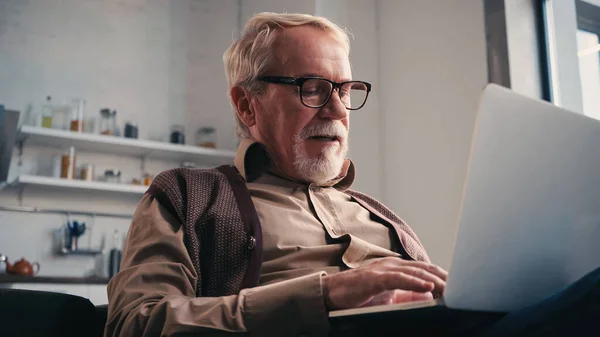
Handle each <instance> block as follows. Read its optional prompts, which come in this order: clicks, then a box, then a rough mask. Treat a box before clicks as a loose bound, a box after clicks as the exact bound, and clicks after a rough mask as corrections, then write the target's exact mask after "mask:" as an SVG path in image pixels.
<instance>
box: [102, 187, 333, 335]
mask: <svg viewBox="0 0 600 337" xmlns="http://www.w3.org/2000/svg"><path fill="white" fill-rule="evenodd" d="M183 240H184V239H183V230H182V226H181V224H180V223H178V220H176V218H175V217H174V216H172V215H171V214H170V213H169V212H168V211H167V210H166V209H165V208H163V207H162V206H161V205H160V204H159V203H158V201H156V200H155V199H154V198H153V197H152V196H150V195H145V196H144V197H143V198H142V200H141V202H140V204H139V205H138V208H137V209H136V212H135V214H134V216H133V220H132V223H131V226H130V228H129V232H128V234H127V240H126V243H125V248H124V252H123V259H122V262H121V271H120V272H119V273H118V274H117V275H115V276H114V277H113V278H112V279H111V281H110V283H109V284H108V299H109V305H108V319H107V323H106V328H105V336H106V337H108V336H144V337H145V336H172V335H178V336H179V335H188V334H189V335H192V334H193V335H201V336H223V335H225V336H226V335H229V334H230V333H236V334H240V333H241V334H244V335H248V336H298V335H309V336H326V335H327V333H328V331H329V322H328V319H327V311H326V309H325V304H324V299H323V292H322V287H321V279H322V276H323V275H325V273H314V274H311V275H307V276H303V277H299V278H294V279H290V280H286V281H282V282H279V283H274V284H269V285H266V286H259V287H255V288H250V289H243V290H242V291H241V292H240V293H239V294H238V295H232V296H224V297H196V281H197V278H198V275H197V274H196V271H195V269H194V267H193V265H192V261H191V259H190V257H189V255H188V253H187V249H186V248H185V244H184V241H183Z"/></svg>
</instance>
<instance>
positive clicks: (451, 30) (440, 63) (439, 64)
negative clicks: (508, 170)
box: [377, 0, 487, 267]
mask: <svg viewBox="0 0 600 337" xmlns="http://www.w3.org/2000/svg"><path fill="white" fill-rule="evenodd" d="M378 5H379V6H378V8H377V9H378V20H377V22H378V33H379V83H380V88H379V102H380V103H379V107H380V121H381V126H380V132H381V134H382V151H383V161H382V166H383V171H384V175H383V186H384V196H385V197H384V200H385V201H386V202H387V204H388V205H389V206H390V207H391V208H393V209H394V210H395V211H397V212H398V213H399V214H400V215H401V216H402V217H403V218H404V219H405V221H407V222H408V223H409V224H410V225H411V226H412V227H413V228H414V229H415V230H416V232H417V234H418V235H419V236H420V238H421V240H422V241H423V243H424V245H425V247H426V248H427V250H428V252H429V254H430V256H431V258H432V259H433V261H434V262H436V263H438V264H440V265H442V266H444V267H448V265H449V263H450V259H451V252H452V248H453V239H454V233H455V229H456V220H457V216H458V210H459V202H460V197H461V192H462V185H463V181H464V178H465V173H466V166H467V158H468V152H469V145H470V140H471V135H472V132H473V126H474V118H475V113H476V109H477V102H478V98H479V94H480V91H481V90H482V88H483V87H484V85H485V84H486V82H487V66H486V54H485V53H486V43H485V34H484V21H483V20H484V19H483V18H484V14H483V5H482V3H481V2H480V1H432V0H422V1H393V0H380V1H378Z"/></svg>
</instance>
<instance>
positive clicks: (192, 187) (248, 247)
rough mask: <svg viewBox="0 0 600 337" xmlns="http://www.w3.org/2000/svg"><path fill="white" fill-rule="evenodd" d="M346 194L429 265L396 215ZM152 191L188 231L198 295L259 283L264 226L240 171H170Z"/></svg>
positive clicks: (408, 253)
mask: <svg viewBox="0 0 600 337" xmlns="http://www.w3.org/2000/svg"><path fill="white" fill-rule="evenodd" d="M344 192H345V193H347V194H348V195H350V196H351V197H352V198H353V200H354V201H356V202H358V203H360V204H361V205H362V206H363V207H365V208H367V209H369V210H370V211H371V212H372V213H373V214H374V215H375V216H376V217H377V218H378V220H379V221H380V222H382V223H384V224H386V225H388V226H393V228H394V229H395V231H396V233H397V235H398V238H399V241H400V251H399V253H400V254H401V255H402V257H403V258H405V259H412V260H422V261H429V258H428V257H427V253H426V252H425V249H424V248H423V246H422V245H421V243H420V242H419V239H418V238H417V236H416V234H415V233H414V232H413V231H412V229H411V228H410V227H409V226H408V225H406V224H405V223H404V222H403V221H402V219H400V218H399V217H398V216H397V215H396V214H394V213H393V212H392V211H391V210H389V209H388V208H387V207H385V206H384V205H383V204H381V203H380V202H378V201H377V200H375V199H373V198H371V197H369V196H367V195H365V194H362V193H359V192H356V191H352V190H346V191H344ZM147 193H149V194H150V195H151V196H153V197H154V198H156V200H157V201H158V202H159V203H160V204H161V205H162V206H163V207H164V208H165V209H166V210H167V211H168V212H170V213H171V214H172V215H173V216H175V217H176V218H177V219H178V220H179V221H180V222H181V224H182V226H183V228H184V241H185V246H186V248H187V251H188V253H189V255H190V258H191V260H192V263H193V265H194V268H195V270H196V273H197V274H198V283H197V286H196V296H227V295H233V294H237V293H239V291H240V290H241V289H244V288H250V287H254V286H257V285H258V281H259V277H260V269H261V264H262V254H263V249H262V233H261V226H260V221H259V219H258V215H257V213H256V209H255V208H254V204H253V203H252V199H251V198H250V193H249V192H248V189H247V188H246V182H245V180H244V178H243V177H242V176H241V175H240V174H239V173H238V172H237V170H236V169H235V167H233V166H229V165H224V166H220V167H217V168H215V169H173V170H169V171H165V172H162V173H161V174H159V175H158V176H157V177H156V178H155V179H154V181H153V182H152V185H151V186H150V188H149V189H148V192H147Z"/></svg>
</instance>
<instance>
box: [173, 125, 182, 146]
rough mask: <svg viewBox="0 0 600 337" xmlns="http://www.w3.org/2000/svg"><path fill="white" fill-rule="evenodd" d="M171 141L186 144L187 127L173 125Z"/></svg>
mask: <svg viewBox="0 0 600 337" xmlns="http://www.w3.org/2000/svg"><path fill="white" fill-rule="evenodd" d="M170 141H171V143H173V144H185V129H184V127H183V125H173V126H171V137H170Z"/></svg>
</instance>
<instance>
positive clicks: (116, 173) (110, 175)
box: [104, 169, 121, 184]
mask: <svg viewBox="0 0 600 337" xmlns="http://www.w3.org/2000/svg"><path fill="white" fill-rule="evenodd" d="M104 181H106V182H107V183H114V184H119V183H121V171H120V170H115V169H108V170H105V171H104Z"/></svg>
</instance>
